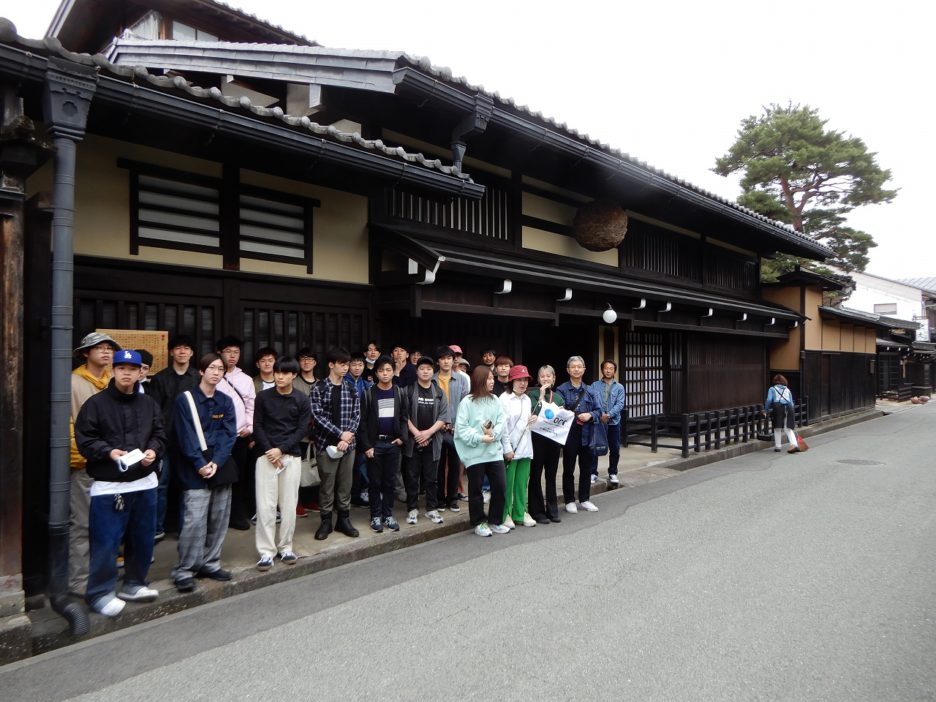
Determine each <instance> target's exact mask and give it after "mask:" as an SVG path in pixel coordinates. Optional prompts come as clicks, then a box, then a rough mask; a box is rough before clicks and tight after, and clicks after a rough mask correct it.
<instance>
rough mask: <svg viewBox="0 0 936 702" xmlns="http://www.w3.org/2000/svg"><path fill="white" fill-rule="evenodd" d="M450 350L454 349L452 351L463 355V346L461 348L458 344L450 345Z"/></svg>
mask: <svg viewBox="0 0 936 702" xmlns="http://www.w3.org/2000/svg"><path fill="white" fill-rule="evenodd" d="M449 348H450V349H452V351H454V352H455V353H463V351H462V350H461V346H459V345H458V344H449Z"/></svg>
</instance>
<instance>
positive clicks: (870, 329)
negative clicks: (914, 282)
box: [763, 269, 928, 422]
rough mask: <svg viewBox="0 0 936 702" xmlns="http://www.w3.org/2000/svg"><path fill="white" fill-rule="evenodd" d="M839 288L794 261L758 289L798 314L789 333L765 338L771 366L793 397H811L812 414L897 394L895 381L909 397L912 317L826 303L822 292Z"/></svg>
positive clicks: (837, 412) (834, 413)
mask: <svg viewBox="0 0 936 702" xmlns="http://www.w3.org/2000/svg"><path fill="white" fill-rule="evenodd" d="M842 289H843V286H842V284H841V283H839V282H838V281H836V280H833V279H831V278H828V277H825V276H821V275H818V274H815V273H812V272H809V271H803V270H799V269H797V270H796V271H793V272H790V273H786V274H784V275H782V276H780V279H779V281H778V282H777V283H774V284H770V285H765V286H764V290H763V294H764V297H765V298H767V299H769V300H773V301H774V302H777V303H779V304H782V305H784V306H785V307H788V308H790V309H792V310H796V311H798V312H799V313H800V314H801V315H802V320H803V321H802V324H798V325H796V327H795V328H793V329H792V330H791V332H790V336H789V338H788V339H785V340H783V341H778V342H776V343H774V344H773V345H772V346H771V350H770V369H771V370H770V373H771V375H773V374H774V373H782V374H783V375H785V376H786V377H787V379H788V380H789V381H790V387H791V389H792V390H793V393H794V397H806V398H808V399H809V407H808V418H809V421H810V422H815V421H821V420H823V419H831V418H833V417H838V416H841V415H843V414H848V413H850V412H855V411H860V410H866V409H873V408H874V402H875V397H881V396H889V395H890V394H891V392H893V395H894V398H895V399H896V398H897V396H898V395H899V392H898V391H899V389H900V388H904V390H903V393H904V394H906V398H905V399H909V397H910V394H909V393H910V391H911V387H910V386H911V383H910V381H909V379H908V377H907V376H908V374H907V371H906V366H907V364H908V362H909V358H910V356H911V355H912V353H913V351H912V345H913V344H915V343H917V342H914V341H913V333H914V331H915V330H916V328H917V327H918V324H917V323H916V322H912V321H906V320H901V319H896V318H893V317H887V316H884V315H880V314H874V313H871V312H864V311H861V310H855V309H850V308H849V307H846V306H844V305H838V306H832V305H831V304H826V302H828V300H827V299H826V294H828V293H838V292H841V291H842ZM923 352H925V350H924V349H922V348H921V349H919V350H918V352H917V353H918V354H919V353H923ZM927 394H928V392H927Z"/></svg>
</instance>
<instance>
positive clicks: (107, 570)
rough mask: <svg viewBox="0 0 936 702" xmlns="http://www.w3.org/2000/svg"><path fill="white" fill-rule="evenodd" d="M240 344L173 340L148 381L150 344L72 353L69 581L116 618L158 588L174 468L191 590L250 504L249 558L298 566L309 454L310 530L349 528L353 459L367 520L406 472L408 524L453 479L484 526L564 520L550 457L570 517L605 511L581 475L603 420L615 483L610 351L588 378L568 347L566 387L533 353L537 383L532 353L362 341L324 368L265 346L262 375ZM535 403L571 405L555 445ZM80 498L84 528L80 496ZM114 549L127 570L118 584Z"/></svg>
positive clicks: (487, 530)
mask: <svg viewBox="0 0 936 702" xmlns="http://www.w3.org/2000/svg"><path fill="white" fill-rule="evenodd" d="M241 345H242V344H241V342H240V341H239V340H238V339H236V338H234V337H226V338H224V339H221V340H220V341H219V342H218V343H217V344H216V348H217V351H216V352H212V353H208V354H205V355H203V356H202V357H201V358H199V359H198V362H197V364H193V363H191V359H192V356H193V343H192V341H191V340H190V339H188V338H187V337H183V336H176V337H174V338H173V339H171V340H170V342H169V355H170V359H171V362H170V364H169V366H168V367H167V368H165V369H163V370H162V371H160V373H157V374H156V375H155V376H154V377H153V378H152V379H147V378H146V376H145V372H144V366H146V365H148V362H149V359H145V358H144V354H141V352H140V351H136V350H129V349H121V347H120V346H119V345H118V344H117V343H116V342H115V341H114V340H113V339H112V338H110V337H107V336H106V335H103V334H98V333H94V334H89V335H88V336H87V337H85V339H84V340H83V341H82V344H81V345H80V346H79V348H78V349H76V355H78V356H79V357H81V358H83V359H84V360H85V363H84V364H83V365H82V366H80V367H79V368H78V369H76V370H75V372H74V374H73V420H74V435H75V444H74V448H75V449H76V452H75V454H74V455H73V463H72V467H73V468H74V469H75V470H74V471H73V475H74V476H75V478H74V481H75V483H74V484H73V504H72V530H73V533H72V538H73V540H74V541H75V542H76V548H73V549H72V554H73V555H72V558H73V559H74V561H73V562H72V564H71V566H72V572H73V575H75V577H73V578H72V582H71V589H72V591H73V592H76V593H78V594H83V595H84V597H85V600H86V601H87V602H88V604H89V606H90V607H91V608H92V609H93V610H94V611H96V612H99V613H101V614H104V615H106V616H116V615H117V614H119V613H120V611H121V610H122V609H123V606H124V602H126V601H152V600H153V599H155V598H156V597H157V596H158V593H157V591H156V590H153V589H152V588H149V587H148V583H147V581H146V576H147V573H148V569H149V564H150V561H151V558H152V552H153V545H154V543H155V542H157V541H158V540H159V539H160V538H162V537H163V536H164V521H165V512H166V504H167V500H166V494H168V488H169V481H170V480H171V481H172V484H173V485H174V487H175V488H176V489H177V490H178V492H179V505H180V509H179V541H178V553H179V559H178V563H177V565H176V567H175V568H174V569H173V572H172V577H173V582H174V584H175V587H176V588H177V589H178V590H179V591H182V592H189V591H192V590H194V589H195V588H196V580H197V579H198V578H209V579H213V580H219V581H225V580H230V579H231V577H232V575H231V573H230V572H229V571H227V570H225V569H223V568H222V567H221V551H222V547H223V544H224V539H225V535H226V533H227V529H228V527H229V526H231V527H235V528H245V525H244V524H243V523H242V520H243V521H246V519H245V518H244V515H245V514H249V513H250V511H251V509H253V510H254V517H253V519H252V521H255V524H256V532H255V541H256V547H257V551H258V555H259V559H258V561H257V564H256V567H257V569H259V570H261V571H263V570H268V569H270V568H272V567H273V566H274V563H275V561H276V559H279V561H280V562H281V563H283V564H285V565H291V564H294V563H296V561H297V558H298V557H297V555H296V553H295V551H294V550H293V537H294V533H295V526H296V518H297V516H302V513H303V506H302V504H301V503H300V500H299V496H300V476H301V473H302V461H303V457H304V456H311V457H314V461H315V463H316V464H317V468H318V474H319V476H320V485H319V486H318V496H317V501H318V504H317V507H318V509H319V511H320V516H321V523H320V524H319V525H318V527H317V529H316V532H315V538H316V539H317V540H324V539H327V538H328V537H329V535H330V534H331V533H332V532H333V531H338V532H340V533H343V534H345V535H347V536H351V537H356V536H358V535H359V532H358V530H357V529H356V528H355V526H354V525H353V523H352V521H351V511H350V506H351V501H352V492H353V490H352V485H353V484H354V483H355V472H356V468H357V469H359V470H361V469H363V470H362V472H364V473H365V474H366V483H367V486H368V489H367V492H366V494H367V504H368V505H369V508H370V528H371V529H372V530H373V531H375V532H383V531H384V530H390V531H398V530H399V529H400V525H399V523H398V522H397V521H396V519H395V518H394V515H393V505H394V500H395V499H398V498H399V497H400V486H399V482H400V479H401V477H402V479H403V480H402V482H403V483H404V486H405V488H404V489H405V500H406V522H407V523H408V524H416V523H418V519H419V516H420V513H419V509H418V503H419V496H420V494H422V493H424V494H425V512H424V514H425V516H426V517H427V518H428V519H429V520H430V521H431V522H433V523H436V524H440V523H442V522H443V515H442V513H443V512H444V511H445V510H446V509H448V510H450V511H453V512H455V511H458V510H459V509H460V507H459V499H460V498H461V497H463V496H464V495H463V493H462V492H461V490H462V485H463V483H462V477H463V476H464V477H466V478H467V501H468V508H469V514H470V521H471V525H472V527H473V528H474V531H475V533H476V534H478V535H480V536H491V535H492V534H494V533H508V532H509V531H510V530H511V529H513V528H515V526H517V525H519V524H522V525H524V526H535V525H537V524H548V523H550V522H559V521H561V517H560V510H559V502H558V495H557V481H556V479H557V472H558V464H559V457H560V452H561V453H562V456H563V473H562V492H563V495H562V497H563V503H564V505H565V510H566V512H568V513H575V512H577V511H578V510H579V509H581V510H584V511H597V509H598V508H597V507H596V506H595V505H594V503H592V502H591V500H590V486H591V483H592V481H593V480H594V479H595V474H596V472H597V469H596V464H597V462H596V460H595V455H594V452H593V441H592V432H593V431H595V430H596V427H599V426H600V427H601V428H602V430H603V431H606V433H607V437H608V438H607V444H608V447H609V449H610V454H611V455H610V462H609V482H611V483H612V484H616V483H617V480H618V479H617V460H618V445H619V441H618V440H619V426H618V423H619V420H620V412H621V409H622V408H623V404H624V392H623V387H622V386H621V385H620V383H617V381H616V380H614V374H615V371H616V367H615V365H614V362H613V361H605V362H604V363H603V364H602V378H601V379H599V380H598V381H596V382H595V383H594V384H592V385H588V384H586V383H584V382H583V376H584V372H585V363H584V361H583V359H582V358H581V357H579V356H573V357H571V358H570V359H569V361H568V363H567V368H566V370H567V373H568V376H569V379H568V380H567V381H566V382H564V383H563V384H562V385H559V386H558V387H556V381H557V378H556V372H555V370H554V369H553V368H552V367H551V366H543V367H542V368H540V369H539V371H538V373H537V378H536V380H537V381H538V387H535V388H531V387H530V385H531V383H532V381H533V377H532V376H531V375H530V373H529V371H528V370H527V368H526V367H525V366H523V365H515V364H513V363H512V361H511V360H510V359H509V358H507V357H504V356H500V357H496V356H495V355H494V353H493V351H486V352H485V353H484V354H483V356H482V363H480V364H479V365H478V366H477V367H476V368H474V369H473V370H470V365H469V364H468V362H467V361H466V360H465V359H464V358H463V356H462V354H461V349H460V348H458V347H457V346H455V347H448V346H446V347H442V348H440V349H438V350H437V351H436V352H435V354H433V356H431V357H430V356H421V355H419V354H415V355H411V354H407V353H406V351H405V349H402V347H400V346H398V347H395V348H394V353H393V356H392V357H391V356H387V355H381V354H380V351H379V348H378V347H377V345H376V343H371V344H370V345H369V346H368V349H367V351H365V352H364V353H362V354H354V355H352V354H351V353H349V352H348V351H347V350H345V349H341V348H332V349H330V350H329V351H328V352H327V354H326V355H325V358H324V363H325V365H326V366H327V375H325V377H322V378H317V377H316V375H315V372H314V371H315V366H316V364H317V362H318V359H317V357H316V356H315V355H314V354H312V352H311V351H309V350H308V349H303V350H301V351H300V352H299V354H297V358H291V357H277V356H276V354H275V352H274V351H273V350H272V349H261V350H260V351H259V352H258V354H257V359H256V360H257V364H256V365H257V368H258V371H259V374H258V375H257V376H256V377H254V378H250V377H249V376H248V375H247V374H246V373H245V372H244V371H243V370H242V369H241V368H239V367H238V361H239V358H240V349H241ZM414 361H415V362H414ZM352 366H353V368H352ZM111 368H112V370H110V369H111ZM463 369H464V370H463ZM469 370H470V375H469V373H468V372H467V371H469ZM86 386H87V387H86ZM76 388H77V390H78V392H77V394H78V395H80V398H78V399H79V401H78V402H76V401H75V399H76ZM543 403H554V405H557V406H564V407H565V408H566V409H568V410H570V411H572V412H573V413H574V415H575V421H574V423H573V425H572V427H571V429H570V431H569V434H568V439H567V440H566V442H565V444H564V446H560V445H559V444H558V443H556V442H555V441H553V440H552V439H550V438H547V437H545V436H542V435H540V434H538V433H535V432H534V431H531V428H532V427H533V425H534V424H535V423H536V421H537V419H538V413H539V412H540V409H541V407H542V406H543ZM76 456H77V458H76ZM82 459H83V460H82ZM83 461H86V464H85V463H84V462H83ZM576 463H578V467H579V476H580V477H579V481H578V486H577V490H576V485H575V482H574V472H575V467H576ZM544 479H545V493H544V491H543V481H544ZM486 492H487V493H489V494H488V495H486V494H485V493H486ZM82 493H83V494H84V495H85V499H86V500H87V510H86V513H85V515H84V520H85V522H84V523H85V524H86V525H87V526H86V527H85V529H84V530H82V516H83V515H82V514H81V505H80V504H77V503H76V501H75V500H76V498H78V497H80V496H81V494H82ZM246 528H249V524H248V525H247V526H246ZM277 532H278V533H277ZM82 537H83V538H84V542H85V543H84V552H83V553H84V560H82V548H81V545H80V543H77V542H80V541H81V539H82ZM121 549H122V552H123V560H124V579H123V585H122V587H121V589H120V590H119V591H117V588H116V585H117V579H118V575H119V571H118V565H117V563H118V557H119V556H120V553H121ZM76 553H77V554H78V556H77V558H75V555H74V554H76ZM82 565H84V568H85V572H86V575H85V577H86V580H85V581H82V580H81V573H80V570H81V568H82ZM88 571H90V572H88Z"/></svg>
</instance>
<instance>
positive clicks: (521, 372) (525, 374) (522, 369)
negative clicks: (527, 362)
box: [507, 365, 533, 383]
mask: <svg viewBox="0 0 936 702" xmlns="http://www.w3.org/2000/svg"><path fill="white" fill-rule="evenodd" d="M517 378H526V379H528V380H533V376H532V375H530V371H528V370H527V367H526V366H521V365H516V366H511V367H510V374H509V375H508V376H507V382H508V383H509V382H511V381H513V380H516V379H517Z"/></svg>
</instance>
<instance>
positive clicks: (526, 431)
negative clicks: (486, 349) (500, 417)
mask: <svg viewBox="0 0 936 702" xmlns="http://www.w3.org/2000/svg"><path fill="white" fill-rule="evenodd" d="M530 380H531V377H530V372H529V371H528V370H527V367H526V366H524V365H520V364H517V365H515V366H513V367H511V369H510V374H509V376H508V379H507V387H508V390H507V392H505V393H504V394H503V395H501V396H500V397H499V398H498V400H499V402H500V403H501V407H503V408H504V416H505V417H506V425H505V427H504V433H503V435H502V436H501V445H502V447H503V450H504V463H505V465H506V473H505V474H506V478H507V486H506V488H505V490H504V524H506V525H507V526H508V527H509V528H511V529H512V528H514V526H515V525H516V524H517V523H518V522H519V523H522V524H523V526H528V527H532V526H536V520H534V519H533V518H532V517H531V516H530V514H529V513H528V512H527V486H528V485H529V482H530V459H531V458H533V443H532V438H531V436H530V426H532V424H533V423H534V422H535V421H536V420H537V417H536V415H534V414H533V411H532V404H531V402H530V398H529V397H528V396H527V394H526V391H527V388H528V387H529V385H530Z"/></svg>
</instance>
